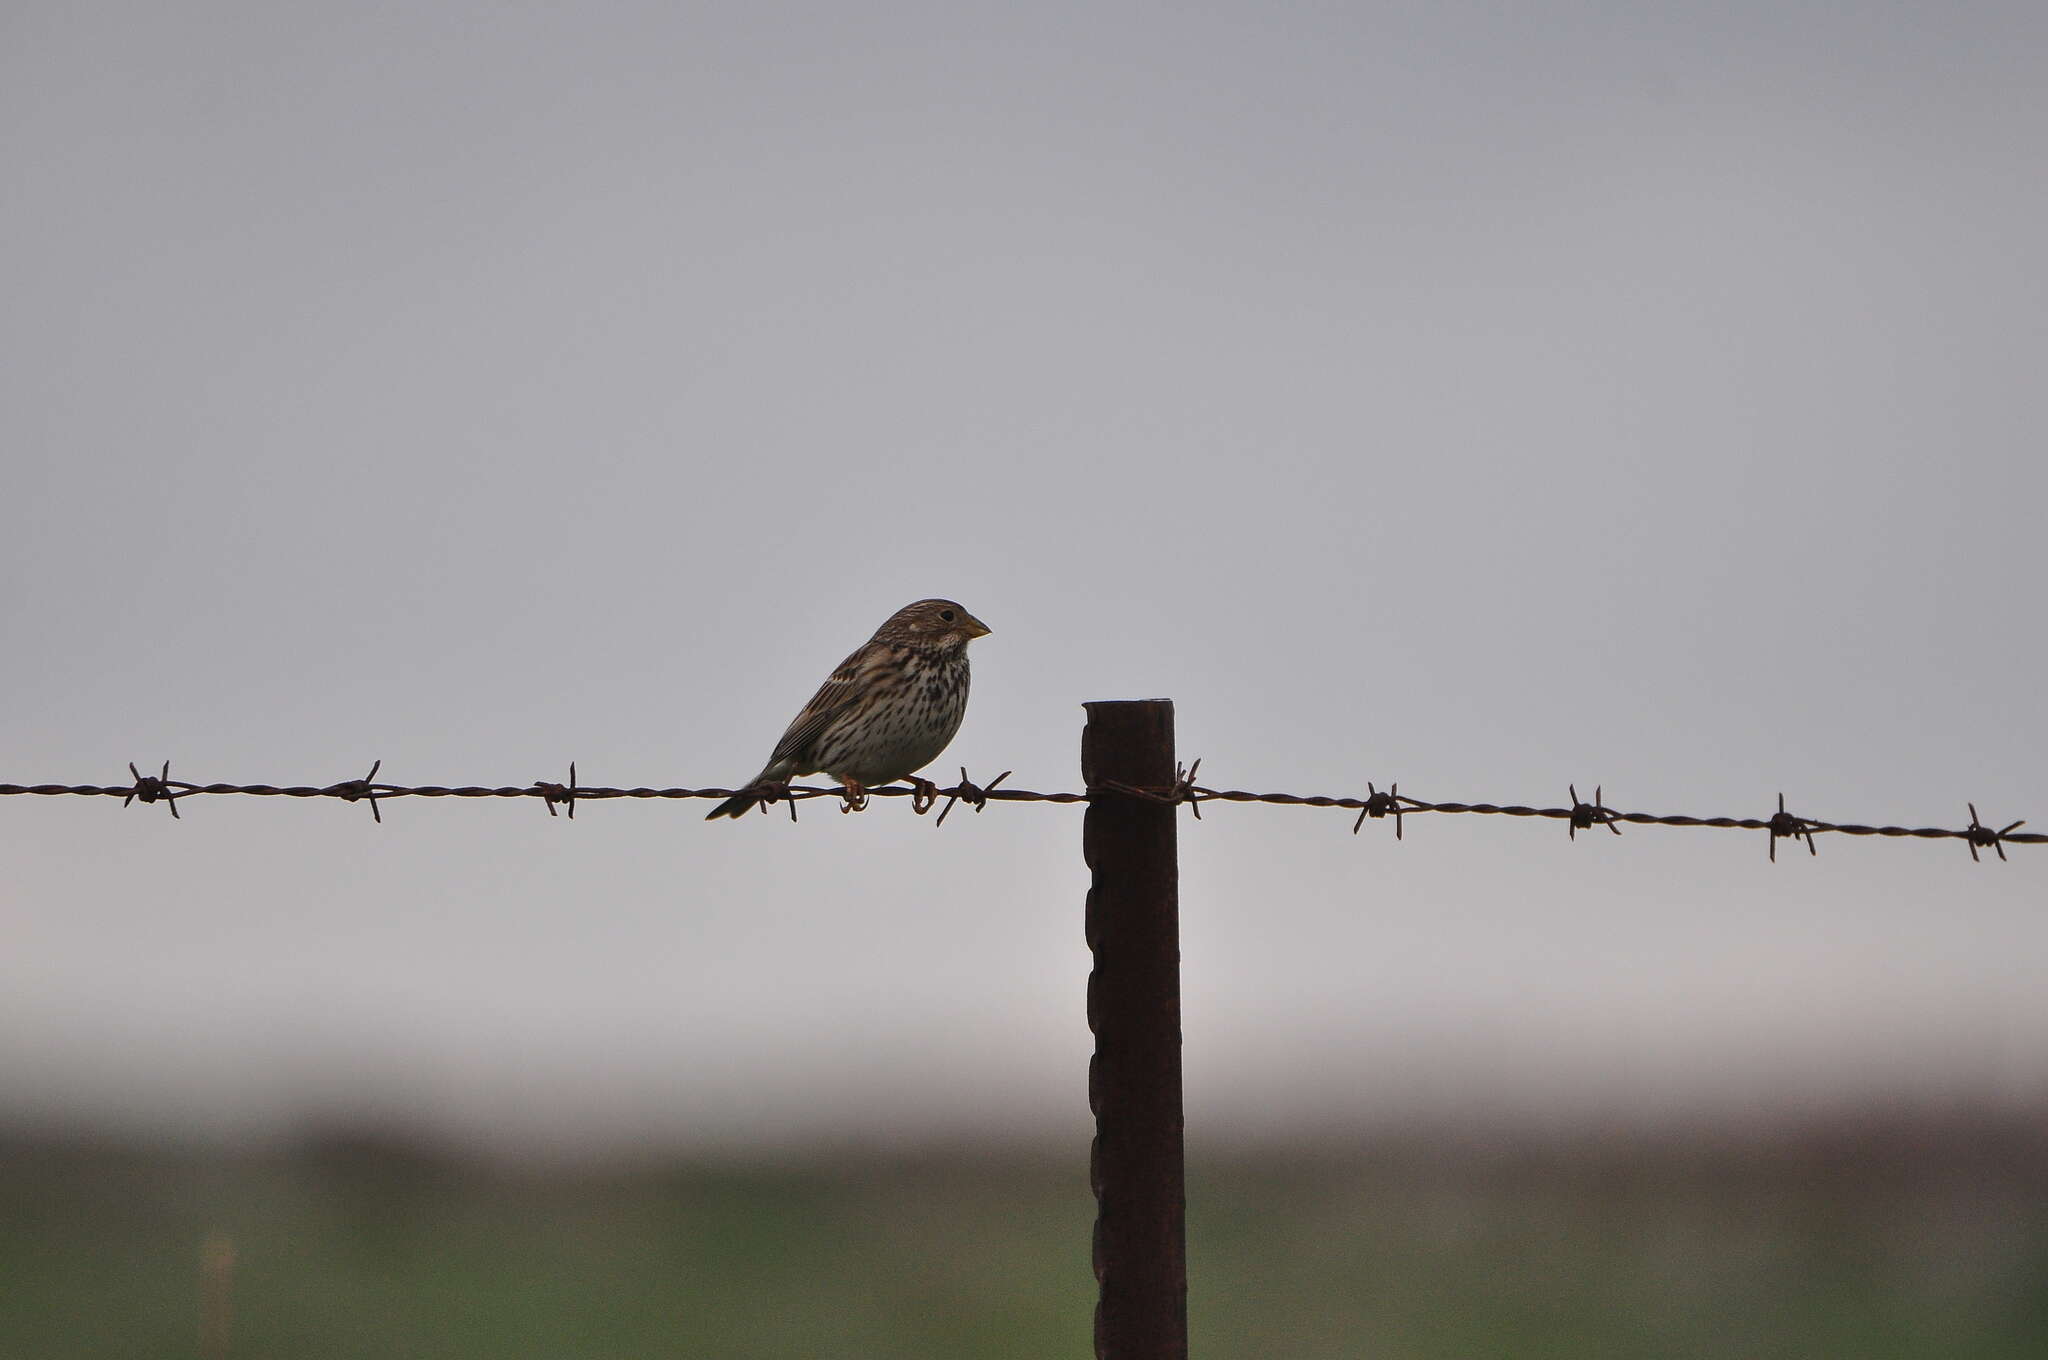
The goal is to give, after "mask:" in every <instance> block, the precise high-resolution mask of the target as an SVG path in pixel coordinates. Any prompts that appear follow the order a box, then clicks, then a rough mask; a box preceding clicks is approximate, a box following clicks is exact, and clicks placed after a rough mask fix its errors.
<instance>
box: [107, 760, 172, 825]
mask: <svg viewBox="0 0 2048 1360" xmlns="http://www.w3.org/2000/svg"><path fill="white" fill-rule="evenodd" d="M128 773H129V774H131V775H133V776H135V785H134V787H133V788H131V789H129V790H128V796H127V797H126V798H123V799H122V800H121V806H122V807H127V806H128V804H129V803H131V802H134V801H136V800H138V799H139V800H141V801H142V802H145V803H162V804H163V805H164V806H165V807H167V808H169V809H170V810H171V820H172V821H183V820H184V819H183V818H181V817H180V816H178V799H179V798H180V797H181V796H182V795H180V794H175V793H172V792H171V762H170V761H168V760H166V761H165V762H164V768H163V772H162V773H161V774H144V773H143V772H142V771H140V770H138V769H136V768H135V762H134V761H132V760H131V761H129V762H128Z"/></svg>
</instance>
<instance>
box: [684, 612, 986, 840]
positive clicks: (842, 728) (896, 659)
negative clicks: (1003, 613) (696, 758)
mask: <svg viewBox="0 0 2048 1360" xmlns="http://www.w3.org/2000/svg"><path fill="white" fill-rule="evenodd" d="M988 631H989V630H988V625H987V624H984V623H983V622H982V621H981V620H980V619H977V618H975V617H974V615H972V614H970V613H968V612H967V611H966V610H964V609H962V608H961V607H960V606H959V605H957V604H954V603H953V602H952V601H951V600H919V601H918V602H917V603H916V604H907V605H904V606H903V608H901V609H899V610H897V611H896V612H895V613H893V614H891V615H890V616H889V620H888V622H886V623H884V624H883V625H882V626H881V627H880V628H877V629H876V630H875V635H874V636H873V637H871V638H869V639H868V640H867V641H866V642H864V643H862V644H861V646H860V649H859V650H858V651H856V652H854V654H853V655H852V656H849V657H847V658H846V660H844V661H842V662H840V663H839V669H838V670H836V671H834V672H832V678H831V679H829V680H827V681H826V682H825V683H824V685H823V686H822V687H821V688H820V689H819V690H818V692H817V693H816V694H814V695H812V696H811V701H810V702H809V703H807V704H805V705H804V710H803V712H801V713H799V714H797V715H796V721H795V722H793V723H791V724H790V725H789V730H788V731H787V732H784V733H783V734H782V740H781V741H779V742H777V743H775V753H774V754H773V755H771V756H769V757H768V764H767V765H766V766H765V767H763V769H762V770H761V773H759V774H757V775H755V776H754V778H753V780H752V781H751V783H750V784H749V786H748V787H747V788H746V789H745V790H743V791H741V792H739V793H736V794H734V795H733V796H732V797H730V798H728V799H726V800H725V801H724V802H723V803H720V804H719V805H718V806H717V807H715V808H713V809H711V811H710V812H709V813H708V814H706V816H705V818H704V820H705V821H707V822H708V821H711V820H712V819H713V818H717V817H738V816H740V815H741V814H742V813H745V812H748V811H750V810H751V809H752V808H753V806H754V804H756V803H758V802H760V801H761V790H760V786H761V785H763V784H776V783H781V782H784V781H786V780H788V779H790V778H792V777H794V776H796V775H806V774H817V773H818V772H819V771H821V770H822V771H824V772H825V773H826V774H829V775H831V776H832V777H833V778H834V779H836V780H838V781H839V782H840V783H841V784H843V785H845V786H846V789H847V792H849V793H850V794H852V795H853V796H854V797H856V798H858V797H859V796H860V794H861V792H862V791H863V789H864V788H866V787H867V786H870V785H882V784H886V783H888V782H889V781H890V780H892V779H901V778H903V777H904V776H905V775H908V774H913V773H915V772H916V771H918V770H921V769H923V768H924V767H925V766H927V765H929V764H931V763H932V762H933V761H934V760H937V759H938V758H939V752H941V751H943V750H945V749H946V743H947V742H949V741H951V740H953V734H954V733H955V732H957V731H959V730H960V719H961V716H962V715H963V714H965V713H966V712H967V644H968V643H969V642H972V641H973V640H974V639H975V638H978V637H981V636H983V635H984V634H986V633H987V632H988Z"/></svg>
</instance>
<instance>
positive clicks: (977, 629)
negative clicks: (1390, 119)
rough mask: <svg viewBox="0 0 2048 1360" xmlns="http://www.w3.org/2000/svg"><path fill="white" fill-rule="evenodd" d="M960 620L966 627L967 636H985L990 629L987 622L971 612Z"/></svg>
mask: <svg viewBox="0 0 2048 1360" xmlns="http://www.w3.org/2000/svg"><path fill="white" fill-rule="evenodd" d="M960 622H961V623H962V624H963V625H964V626H965V627H966V628H967V636H969V637H971V638H978V637H987V636H988V635H989V633H990V632H991V631H992V630H991V629H990V628H989V626H988V625H987V624H985V623H983V622H982V621H981V620H980V619H977V618H976V617H974V615H972V614H969V615H968V616H967V617H966V618H964V619H962V620H961V621H960Z"/></svg>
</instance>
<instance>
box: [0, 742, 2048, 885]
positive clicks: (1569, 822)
mask: <svg viewBox="0 0 2048 1360" xmlns="http://www.w3.org/2000/svg"><path fill="white" fill-rule="evenodd" d="M1201 766H1202V762H1201V761H1199V760H1197V761H1196V762H1195V763H1194V764H1192V765H1188V766H1181V767H1177V768H1176V770H1175V772H1174V780H1173V783H1172V784H1171V785H1168V786H1166V787H1164V788H1140V787H1136V786H1133V785H1128V784H1122V783H1118V782H1116V781H1114V780H1112V781H1107V782H1105V783H1102V784H1099V785H1096V786H1094V787H1092V788H1090V789H1089V790H1088V791H1086V792H1084V793H1037V792H1033V791H1032V790H1030V789H1015V788H1004V787H1001V785H1002V784H1003V781H1004V780H1006V779H1008V778H1009V777H1010V774H1011V771H1009V770H1005V771H1003V772H1002V773H1001V774H999V775H997V776H996V777H995V778H994V779H991V780H989V781H988V782H987V783H986V784H977V783H976V782H975V781H974V780H972V779H970V778H969V777H968V774H967V770H966V768H965V767H964V766H963V767H962V768H961V770H960V780H959V782H958V783H956V784H953V785H951V786H950V787H945V788H941V787H939V786H938V785H936V784H934V783H932V782H930V781H929V780H923V779H912V780H909V781H907V787H899V786H897V785H894V784H891V785H887V786H884V787H881V788H871V789H858V790H855V789H847V788H842V787H839V786H837V785H828V786H824V787H816V786H810V785H789V784H779V783H777V784H761V785H756V786H754V787H752V788H746V789H725V788H704V789H691V788H660V789H657V788H644V787H643V788H612V787H608V786H603V785H586V784H582V783H580V782H579V781H578V778H577V772H576V766H575V764H574V762H571V764H570V766H569V779H568V782H567V783H561V782H557V781H553V780H545V779H542V780H536V781H535V782H533V783H531V784H507V785H497V786H492V785H484V784H463V785H443V784H392V783H384V782H379V781H378V779H377V775H378V772H379V771H381V770H382V769H383V768H384V762H383V761H381V760H379V761H376V762H374V763H373V764H372V765H371V766H370V771H369V773H368V774H366V775H364V776H363V777H362V778H360V779H346V780H343V781H341V782H340V783H338V784H283V785H280V784H199V783H194V782H192V781H190V780H184V779H173V778H171V765H170V762H169V761H165V762H164V763H163V765H162V767H161V768H160V769H159V771H158V772H157V773H156V774H153V775H152V774H144V773H142V771H140V770H139V769H137V768H136V767H135V765H134V764H133V762H131V763H130V764H129V766H128V774H129V777H130V781H131V782H129V783H126V784H0V797H5V796H8V795H20V796H30V797H60V796H75V797H85V798H119V799H120V800H121V805H122V806H123V807H126V806H128V805H129V804H131V803H145V804H147V803H162V804H164V805H165V806H166V807H167V808H168V809H169V810H170V814H171V816H172V817H178V816H179V815H180V814H179V812H178V804H179V803H180V802H183V801H185V800H187V799H190V798H195V797H202V796H208V797H210V796H225V795H237V796H243V797H254V798H336V799H340V800H341V801H343V802H347V803H359V802H367V803H368V804H369V805H370V816H371V817H372V818H373V819H374V820H376V821H378V822H382V821H383V820H384V814H383V812H382V811H381V810H380V809H379V804H380V803H383V802H386V801H389V800H390V799H393V798H538V799H541V800H542V802H543V803H544V804H545V805H546V807H547V810H548V815H549V816H550V817H553V816H556V815H557V814H558V813H559V812H566V813H567V815H568V816H569V817H570V818H572V819H573V818H574V817H575V816H576V807H577V804H579V803H591V802H605V801H609V800H613V799H668V800H673V799H696V798H714V799H719V800H724V799H727V798H730V797H732V796H733V795H734V794H737V793H756V794H758V795H760V798H761V803H760V807H761V810H762V811H764V812H766V811H767V810H768V809H769V808H770V807H771V806H773V805H775V804H777V803H781V804H784V805H786V806H787V807H788V809H789V817H790V820H791V821H795V820H796V805H797V804H798V803H801V802H807V801H809V800H811V799H814V798H831V799H836V800H838V802H839V805H840V806H839V810H840V811H841V812H860V811H862V810H864V809H865V808H866V807H867V806H868V801H869V800H870V799H872V798H908V799H910V800H911V809H912V811H914V812H916V813H917V814H918V815H920V816H922V815H924V814H925V813H928V812H930V811H931V810H932V809H933V808H934V807H935V806H938V804H939V802H940V800H941V799H943V800H944V804H945V805H944V806H943V807H940V808H939V815H938V816H937V818H936V819H934V825H939V826H943V825H944V824H945V821H946V817H947V816H948V814H950V813H951V812H952V811H953V808H954V807H955V805H957V804H960V803H965V804H966V805H967V806H969V807H971V808H973V809H974V810H975V811H976V812H981V811H983V810H984V809H986V808H987V806H988V805H989V804H990V803H1086V802H1089V801H1090V800H1092V799H1095V798H1099V797H1101V796H1103V795H1105V794H1114V795H1118V796H1122V797H1131V798H1144V799H1149V800H1151V801H1153V802H1160V803H1169V804H1173V805H1176V806H1178V805H1180V804H1183V803H1184V804H1186V805H1187V806H1188V808H1189V810H1190V811H1192V812H1193V813H1194V814H1195V817H1196V819H1197V820H1199V819H1200V818H1201V815H1202V805H1203V804H1204V803H1266V804H1272V805H1277V806H1282V807H1312V808H1342V809H1345V810H1347V811H1356V812H1357V813H1358V816H1357V818H1356V819H1354V820H1353V822H1352V823H1351V831H1352V834H1353V835H1356V834H1357V833H1358V831H1359V829H1360V828H1362V827H1363V826H1364V825H1365V823H1366V821H1367V820H1368V819H1372V820H1380V819H1384V818H1392V819H1393V822H1394V838H1395V839H1396V840H1400V839H1403V838H1404V837H1405V834H1406V824H1405V820H1404V819H1406V818H1408V817H1411V816H1418V815H1423V814H1427V813H1469V814H1477V815H1480V816H1493V817H1537V818H1543V819H1547V820H1551V821H1561V822H1564V823H1565V824H1566V834H1567V835H1569V836H1570V837H1571V838H1572V839H1573V840H1576V839H1578V834H1579V832H1581V831H1586V830H1591V829H1593V828H1595V827H1605V828H1606V829H1607V830H1608V831H1609V832H1611V833H1613V834H1614V835H1617V836H1619V835H1620V834H1621V828H1622V826H1623V824H1627V825H1632V826H1695V827H1713V828H1717V829H1723V830H1737V831H1765V832H1768V833H1769V834H1770V840H1769V849H1770V858H1771V860H1772V861H1773V862H1774V863H1775V862H1776V860H1777V858H1778V842H1779V841H1781V840H1791V841H1800V842H1803V843H1804V844H1805V846H1806V850H1807V853H1808V854H1810V855H1813V854H1818V853H1819V850H1818V848H1817V847H1816V845H1815V841H1814V838H1815V837H1817V836H1822V835H1829V834H1834V835H1842V836H1884V837H1904V838H1910V839H1915V840H1959V841H1962V842H1964V844H1965V845H1967V846H1968V847H1969V851H1970V858H1971V859H1973V860H1981V858H1982V857H1981V855H1980V854H1979V852H1980V851H1982V850H1991V851H1993V852H1995V853H1996V854H1997V856H1998V858H1999V859H2001V860H2003V859H2004V858H2005V847H2006V846H2008V845H2042V844H2048V834H2043V833H2040V832H2031V831H2024V832H2023V831H2020V830H2019V828H2020V827H2022V826H2025V825H2026V821H2025V819H2024V818H2022V819H2021V820H2019V821H2015V822H2010V823H2008V824H2006V825H2005V826H2003V827H1996V828H1994V827H1992V826H1989V825H1987V824H1986V823H1985V822H1984V821H1983V820H1982V819H1981V818H1980V817H1979V816H1978V815H1977V805H1976V804H1975V803H1970V804H1967V806H1968V807H1969V810H1970V824H1969V825H1968V826H1966V827H1962V828H1950V827H1931V826H1922V827H1907V826H1869V825H1865V824H1862V823H1858V822H1830V821H1825V820H1823V819H1821V818H1817V817H1803V816H1799V815H1797V814H1795V813H1792V812H1788V811H1786V808H1785V795H1784V794H1783V793H1780V794H1779V795H1778V807H1777V810H1776V811H1775V812H1773V813H1771V814H1770V815H1768V816H1765V817H1690V816H1683V815H1678V814H1671V813H1650V812H1622V811H1619V810H1617V809H1614V808H1611V807H1608V806H1607V804H1606V798H1605V794H1606V790H1605V788H1604V787H1602V786H1597V785H1596V786H1595V787H1594V790H1593V799H1592V801H1591V802H1587V801H1585V800H1584V799H1581V798H1580V797H1579V790H1578V786H1577V785H1576V784H1573V785H1568V786H1567V792H1568V793H1569V795H1570V798H1571V803H1570V805H1569V806H1561V807H1531V806H1527V805H1524V804H1520V803H1509V804H1500V803H1457V802H1431V801H1429V800H1427V799H1422V798H1415V797H1412V796H1410V795H1408V794H1404V793H1402V792H1401V791H1400V785H1398V784H1390V785H1388V786H1387V788H1386V789H1385V790H1381V789H1380V788H1379V787H1378V785H1376V784H1374V783H1370V782H1368V783H1367V784H1366V786H1365V787H1366V795H1365V797H1363V798H1357V797H1342V796H1329V795H1324V794H1298V793H1252V792H1249V791H1247V790H1245V789H1218V788H1211V787H1209V786H1207V785H1205V784H1200V783H1197V782H1196V776H1197V774H1198V773H1199V771H1200V770H1201Z"/></svg>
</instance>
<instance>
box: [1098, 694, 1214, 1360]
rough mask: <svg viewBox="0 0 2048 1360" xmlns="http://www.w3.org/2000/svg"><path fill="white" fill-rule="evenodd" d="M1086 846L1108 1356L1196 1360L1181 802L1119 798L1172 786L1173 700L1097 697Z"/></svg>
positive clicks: (1101, 1359)
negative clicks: (1186, 1137)
mask: <svg viewBox="0 0 2048 1360" xmlns="http://www.w3.org/2000/svg"><path fill="white" fill-rule="evenodd" d="M1086 707H1087V710H1088V724H1087V727H1086V728H1085V729H1084V730H1083V732H1082V734H1081V775H1082V778H1083V780H1084V781H1085V782H1086V784H1087V786H1088V788H1089V790H1090V797H1089V802H1088V811H1087V814H1086V816H1085V818H1084V820H1083V823H1082V830H1081V848H1082V854H1083V855H1084V856H1085V857H1086V859H1087V862H1088V868H1089V869H1090V871H1091V873H1092V880H1091V883H1090V886H1089V889H1088V913H1087V931H1088V947H1089V948H1090V949H1091V950H1092V951H1093V952H1094V955H1095V967H1094V970H1093V971H1092V972H1091V973H1090V974H1089V975H1088V1027H1089V1029H1091V1030H1092V1031H1094V1034H1095V1056H1094V1058H1093V1059H1092V1060H1091V1061H1090V1062H1089V1064H1088V1105H1089V1108H1090V1109H1091V1110H1092V1111H1094V1114H1095V1143H1094V1147H1093V1149H1092V1153H1091V1156H1090V1159H1089V1179H1090V1181H1091V1182H1092V1184H1093V1186H1094V1189H1095V1200H1096V1218H1095V1279H1096V1284H1097V1286H1098V1287H1099V1289H1100V1291H1101V1292H1100V1296H1099V1299H1098V1301H1097V1303H1096V1305H1095V1355H1096V1357H1097V1360H1185V1357H1186V1355H1187V1353H1188V1321H1187V1293H1188V1276H1187V1244H1186V1238H1187V1233H1186V1225H1185V1215H1186V1200H1185V1189H1184V1180H1183V1158H1182V1149H1181V1123H1182V1116H1181V1071H1180V869H1179V865H1178V863H1177V860H1176V857H1175V844H1174V836H1175V821H1176V815H1177V811H1178V810H1177V809H1176V808H1175V807H1174V806H1173V805H1172V804H1171V803H1165V802H1154V801H1152V800H1150V799H1146V798H1141V797H1134V796H1131V795H1128V794H1120V793H1117V792H1115V791H1114V790H1113V789H1110V788H1106V787H1105V786H1106V785H1109V784H1112V783H1114V784H1123V785H1127V786H1131V787H1136V788H1150V789H1159V790H1162V791H1164V790H1166V789H1168V788H1170V787H1172V785H1173V781H1174V757H1173V702H1172V701H1171V700H1169V699H1142V700H1130V701H1122V702H1114V703H1110V702H1105V703H1092V704H1088V705H1087V706H1086Z"/></svg>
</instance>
